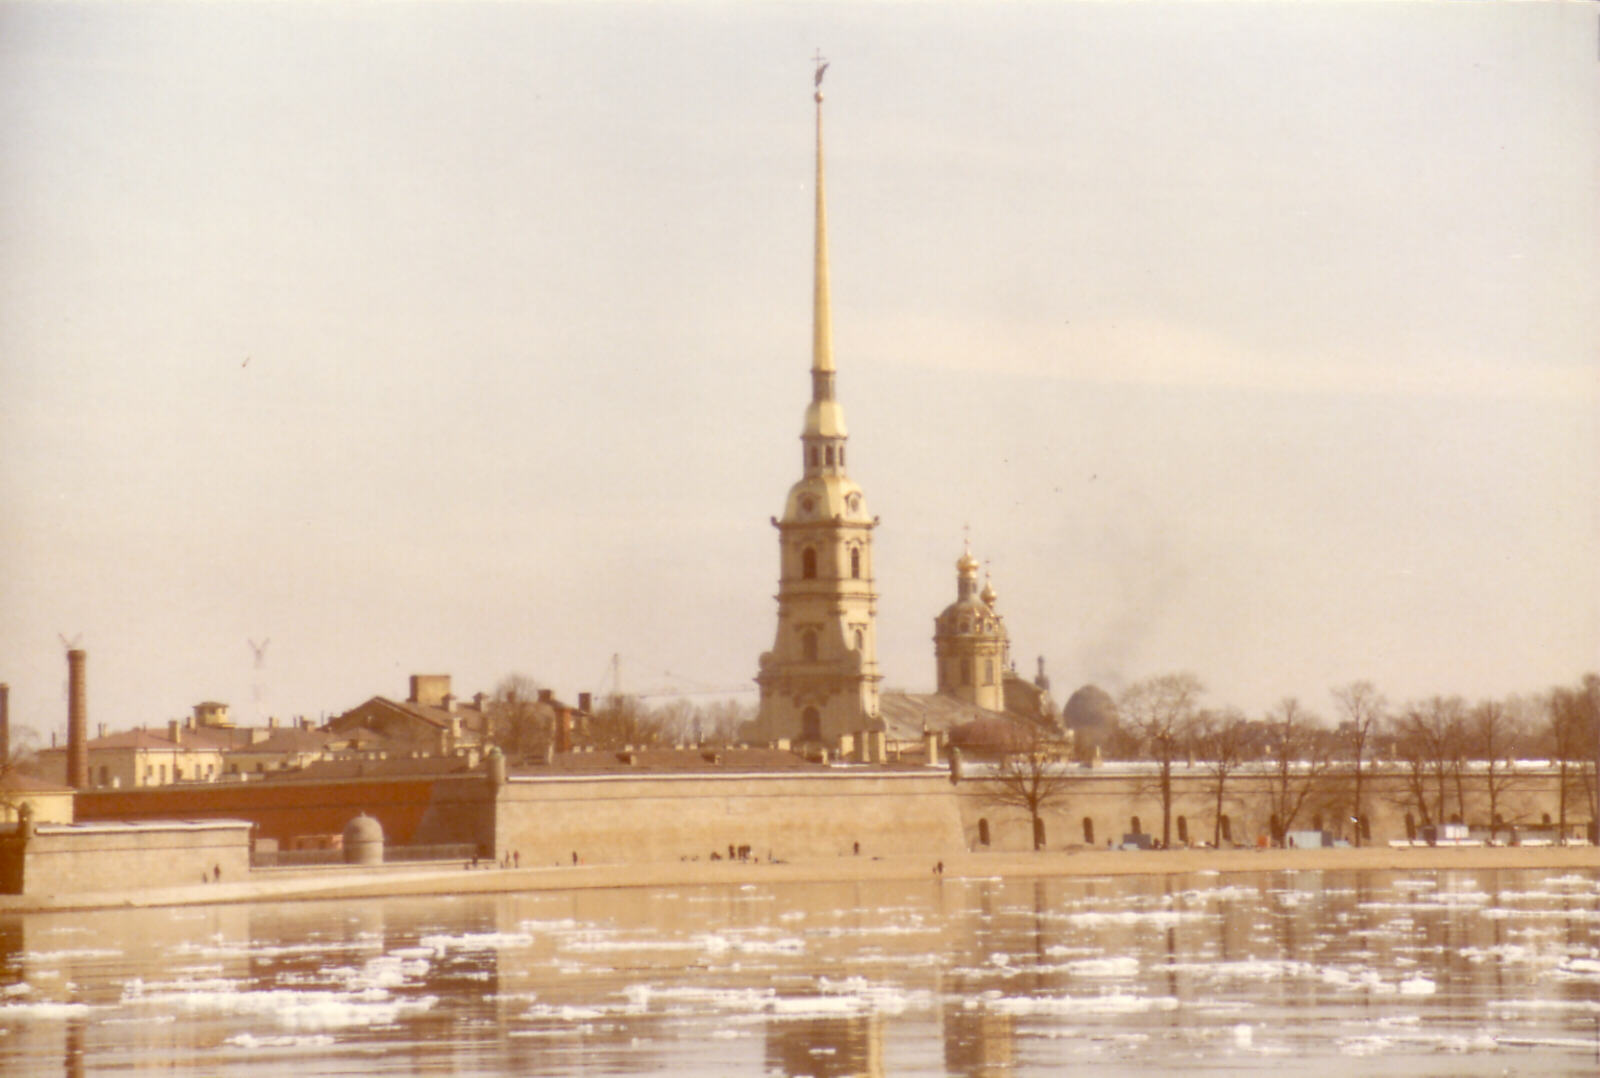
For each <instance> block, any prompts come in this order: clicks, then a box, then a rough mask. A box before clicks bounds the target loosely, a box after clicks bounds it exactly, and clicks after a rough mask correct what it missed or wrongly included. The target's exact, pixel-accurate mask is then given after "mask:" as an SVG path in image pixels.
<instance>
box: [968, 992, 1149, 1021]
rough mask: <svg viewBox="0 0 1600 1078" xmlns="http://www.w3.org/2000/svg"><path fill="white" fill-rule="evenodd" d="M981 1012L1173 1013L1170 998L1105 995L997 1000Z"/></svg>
mask: <svg viewBox="0 0 1600 1078" xmlns="http://www.w3.org/2000/svg"><path fill="white" fill-rule="evenodd" d="M978 1005H979V1006H981V1007H982V1008H984V1009H985V1010H990V1011H994V1012H996V1013H998V1014H1009V1015H1013V1016H1015V1017H1031V1016H1041V1015H1046V1016H1065V1017H1072V1016H1079V1015H1105V1014H1145V1013H1148V1012H1150V1011H1172V1010H1177V1008H1178V1001H1177V999H1176V998H1175V997H1173V996H1135V995H1129V994H1128V993H1125V992H1106V993H1103V994H1101V995H1098V996H1000V997H998V998H986V999H984V1000H982V1001H981V1002H980V1003H979V1004H978Z"/></svg>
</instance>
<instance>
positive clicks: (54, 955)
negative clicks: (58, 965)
mask: <svg viewBox="0 0 1600 1078" xmlns="http://www.w3.org/2000/svg"><path fill="white" fill-rule="evenodd" d="M121 957H122V952H121V951H109V950H106V949H104V948H101V947H71V948H67V949H65V950H60V951H23V952H22V953H21V954H20V955H18V956H17V958H16V961H18V962H27V963H30V964H37V963H40V962H65V961H70V960H72V959H79V958H121Z"/></svg>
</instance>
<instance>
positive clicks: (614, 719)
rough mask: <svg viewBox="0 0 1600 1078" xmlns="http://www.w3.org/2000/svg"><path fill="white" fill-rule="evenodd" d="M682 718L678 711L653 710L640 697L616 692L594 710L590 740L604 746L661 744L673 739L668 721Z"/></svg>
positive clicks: (601, 746)
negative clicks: (664, 712) (665, 713)
mask: <svg viewBox="0 0 1600 1078" xmlns="http://www.w3.org/2000/svg"><path fill="white" fill-rule="evenodd" d="M681 717H682V716H681V715H680V714H678V713H676V712H674V713H673V714H671V715H664V714H658V713H655V712H652V711H651V710H650V709H649V708H648V707H646V706H645V705H644V704H643V703H641V702H640V700H639V698H638V697H637V696H621V695H618V694H616V693H613V694H611V695H610V696H607V697H605V699H604V700H603V701H602V702H601V704H600V707H599V708H597V709H596V710H595V714H594V722H593V723H592V724H591V725H590V727H589V740H590V742H591V743H592V744H593V745H594V746H595V747H596V748H601V749H620V748H623V747H624V746H628V745H632V746H646V745H660V744H663V743H666V742H669V741H671V740H673V735H672V731H671V730H670V729H669V722H671V723H675V722H677V721H678V720H679V719H681Z"/></svg>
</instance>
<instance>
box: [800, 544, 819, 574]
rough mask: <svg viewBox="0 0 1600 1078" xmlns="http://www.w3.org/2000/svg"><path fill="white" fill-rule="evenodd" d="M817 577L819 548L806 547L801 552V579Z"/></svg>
mask: <svg viewBox="0 0 1600 1078" xmlns="http://www.w3.org/2000/svg"><path fill="white" fill-rule="evenodd" d="M816 578H817V550H816V548H815V547H809V546H808V547H806V548H805V549H804V550H802V551H801V552H800V579H802V580H815V579H816Z"/></svg>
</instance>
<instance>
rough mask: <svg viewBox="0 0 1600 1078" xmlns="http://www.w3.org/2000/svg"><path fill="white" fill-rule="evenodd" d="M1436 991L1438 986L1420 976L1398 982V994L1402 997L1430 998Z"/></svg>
mask: <svg viewBox="0 0 1600 1078" xmlns="http://www.w3.org/2000/svg"><path fill="white" fill-rule="evenodd" d="M1438 990H1439V986H1438V985H1436V984H1434V983H1433V981H1431V980H1429V979H1428V978H1427V977H1424V976H1422V975H1420V974H1418V975H1417V976H1415V977H1408V978H1406V979H1405V980H1403V981H1401V982H1400V994H1401V995H1402V996H1431V995H1433V994H1434V993H1435V992H1437V991H1438Z"/></svg>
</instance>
